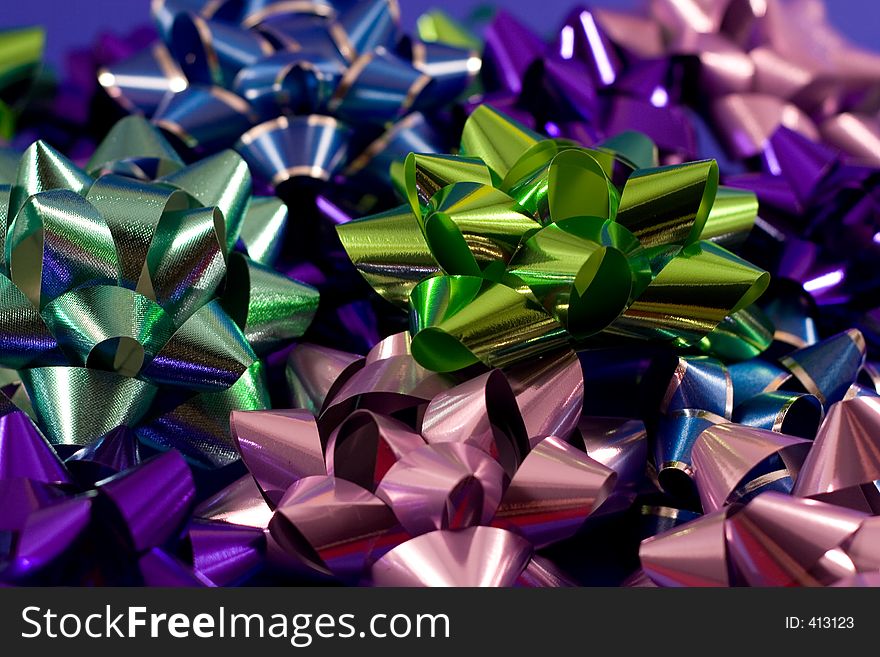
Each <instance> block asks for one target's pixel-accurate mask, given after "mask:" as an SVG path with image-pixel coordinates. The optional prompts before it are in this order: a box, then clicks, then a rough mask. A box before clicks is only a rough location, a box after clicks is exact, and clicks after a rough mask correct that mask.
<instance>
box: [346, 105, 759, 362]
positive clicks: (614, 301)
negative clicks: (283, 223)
mask: <svg viewBox="0 0 880 657" xmlns="http://www.w3.org/2000/svg"><path fill="white" fill-rule="evenodd" d="M656 157H657V156H656V147H655V146H654V144H653V143H652V142H651V141H650V140H649V139H648V138H647V137H645V136H644V135H641V134H638V133H625V134H623V135H619V136H617V137H615V138H614V139H612V140H609V141H607V142H605V143H603V144H599V145H597V146H595V147H593V148H582V147H579V146H578V145H576V144H574V143H573V142H569V141H565V140H552V139H542V138H541V137H540V136H539V135H537V134H535V133H534V132H532V131H531V130H529V129H528V128H525V127H524V126H522V125H520V124H518V123H516V122H515V121H513V120H512V119H510V118H508V117H506V116H504V115H503V114H501V113H499V112H497V111H495V110H493V109H492V108H491V107H489V106H486V105H484V106H481V107H479V108H477V109H476V110H475V111H474V113H473V114H472V115H471V116H470V117H469V119H468V121H467V123H466V124H465V128H464V132H463V135H462V140H461V152H460V154H459V155H456V156H451V155H418V154H411V155H410V156H409V157H408V158H407V160H406V162H405V164H404V166H403V167H401V168H399V169H398V170H397V171H396V175H397V184H398V186H399V188H400V190H401V191H402V194H403V196H404V198H405V199H406V201H407V203H406V204H405V205H403V206H401V207H399V208H397V209H395V210H391V211H389V212H385V213H383V214H380V215H373V216H369V217H364V218H363V219H359V220H355V221H352V222H349V223H346V224H342V225H340V226H338V227H337V230H338V233H339V237H340V239H341V241H342V244H343V246H344V247H345V249H346V251H347V253H348V255H349V257H350V258H351V260H352V262H353V263H354V265H355V266H356V267H357V269H358V270H359V271H360V272H361V274H362V275H363V276H364V278H365V279H366V280H367V282H368V283H369V284H370V285H371V286H372V287H373V288H374V289H375V290H376V291H377V292H378V293H379V294H380V295H382V296H383V297H385V298H386V299H388V300H389V301H391V302H393V303H396V304H398V305H401V306H405V307H408V309H409V312H410V330H411V332H412V335H413V340H412V352H413V355H414V356H415V357H416V358H417V359H418V361H419V362H420V363H421V364H422V365H424V366H425V367H428V368H431V369H434V370H437V371H452V370H456V369H460V368H462V367H467V366H468V365H471V364H474V363H476V362H482V363H484V364H486V365H488V366H492V367H495V366H504V365H508V364H510V363H512V362H516V361H518V360H521V359H523V358H527V357H531V356H533V355H537V354H541V353H544V352H546V351H550V350H552V349H555V348H557V347H558V346H560V344H565V343H572V345H573V346H575V347H578V346H581V345H583V344H586V343H587V341H590V342H591V343H593V342H603V341H607V340H611V339H613V340H620V339H637V340H660V341H664V342H671V343H673V344H674V345H676V346H681V347H688V346H693V345H699V346H700V347H701V348H703V349H705V350H707V351H710V352H713V350H717V351H723V352H724V353H738V354H743V355H745V354H749V353H750V354H752V355H754V353H756V352H759V351H760V350H762V349H763V348H766V346H767V345H768V344H769V338H768V337H767V334H766V332H762V331H758V330H757V329H756V325H755V324H754V322H752V323H751V324H750V323H749V321H747V318H746V316H745V315H744V313H745V311H746V309H747V308H748V307H749V306H750V305H751V304H752V303H753V302H754V301H755V300H756V299H757V298H758V297H759V296H760V295H761V294H762V293H763V291H764V290H765V289H766V287H767V285H768V283H769V275H768V274H767V272H765V271H763V270H761V269H759V268H757V267H755V266H754V265H752V264H751V263H749V262H747V261H745V260H743V259H742V258H740V257H738V256H736V255H735V254H733V253H731V252H730V251H728V250H726V249H725V248H724V247H723V246H721V245H720V243H722V242H724V243H732V242H734V241H735V240H736V239H737V238H741V237H742V235H744V234H747V233H748V231H749V230H750V229H751V226H752V224H753V222H754V220H755V215H756V209H757V202H756V200H755V198H754V195H752V194H750V193H743V192H739V191H732V190H727V189H725V188H723V187H719V185H718V167H717V165H716V163H715V162H714V161H713V160H704V161H699V162H689V163H685V164H680V165H674V166H663V167H661V166H657V162H656ZM716 200H717V202H716ZM710 239H712V240H714V241H708V240H710ZM722 323H723V329H722V331H723V335H715V334H714V332H715V330H716V328H717V327H719V325H720V324H722Z"/></svg>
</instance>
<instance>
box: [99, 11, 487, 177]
mask: <svg viewBox="0 0 880 657" xmlns="http://www.w3.org/2000/svg"><path fill="white" fill-rule="evenodd" d="M153 18H154V20H155V22H156V24H157V27H158V28H159V32H160V36H161V41H160V42H157V43H155V44H154V45H152V46H151V47H150V48H148V49H146V50H145V51H143V52H140V53H138V54H136V55H134V56H133V57H132V58H130V59H128V60H125V61H123V62H120V63H118V64H115V65H113V66H110V67H107V68H105V69H103V70H102V71H100V73H99V76H98V79H99V82H100V84H101V85H102V86H103V87H104V89H105V90H106V91H107V93H108V94H109V95H110V96H111V97H113V98H114V99H115V100H117V101H118V102H119V104H120V105H121V106H122V107H123V108H125V109H126V110H128V111H130V112H139V113H143V114H145V115H147V116H149V117H151V120H152V121H153V123H154V124H155V125H157V126H159V127H160V128H162V129H163V130H164V131H166V133H168V134H170V135H173V136H174V137H175V138H177V139H178V140H179V141H180V142H181V143H182V144H184V145H185V146H186V147H187V148H189V149H192V150H195V151H197V152H201V153H211V152H215V151H216V150H218V149H222V148H226V147H235V148H236V149H237V150H238V151H239V152H240V153H241V154H242V156H243V157H244V158H245V159H246V160H247V162H248V163H249V164H250V166H251V168H252V170H253V171H254V174H255V175H256V176H258V177H259V178H261V179H262V180H264V181H266V182H271V183H272V184H273V185H278V184H280V183H283V182H286V181H288V180H300V181H302V180H317V181H325V182H326V181H328V180H330V179H331V178H332V177H334V176H335V175H336V174H338V173H343V172H344V173H345V174H346V175H348V176H353V175H355V174H356V173H359V172H364V173H365V174H370V175H372V176H377V177H378V178H379V179H380V180H382V181H387V173H388V166H389V164H390V163H391V162H392V161H394V160H395V159H402V158H403V157H404V156H405V155H406V153H408V152H409V151H411V150H420V151H434V150H437V149H440V148H442V147H443V146H444V144H443V142H442V140H441V139H440V137H439V136H438V135H437V134H436V132H435V130H434V128H433V127H432V126H431V125H429V124H428V122H427V121H426V119H425V117H424V116H423V114H422V112H429V111H432V110H435V109H437V108H440V107H442V106H444V105H445V104H447V103H448V102H450V101H451V100H453V99H455V98H456V97H457V96H458V95H460V94H461V92H463V91H464V90H465V88H466V87H467V86H468V84H469V83H470V81H471V80H472V78H473V77H474V75H475V74H476V73H477V72H478V71H479V68H480V58H479V56H478V54H477V53H476V52H474V51H473V50H471V49H467V48H459V47H452V46H448V45H444V44H441V43H429V42H424V41H420V40H418V39H414V38H411V37H403V38H401V35H400V32H399V27H398V21H399V8H398V5H397V2H396V0H369V1H367V2H357V3H350V2H338V3H337V2H323V1H321V2H319V1H312V0H308V1H306V2H294V3H290V2H278V3H265V2H256V1H255V2H244V3H234V2H225V3H216V2H177V1H175V0H168V1H166V2H157V3H153ZM375 191H376V190H375V189H374V190H372V193H373V194H375Z"/></svg>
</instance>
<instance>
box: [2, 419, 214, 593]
mask: <svg viewBox="0 0 880 657" xmlns="http://www.w3.org/2000/svg"><path fill="white" fill-rule="evenodd" d="M136 445H137V442H136V439H135V438H134V436H133V434H131V433H127V432H126V431H125V430H120V431H114V432H111V433H110V434H108V435H107V436H106V437H105V439H104V440H102V441H101V442H100V444H97V443H96V444H95V445H94V446H93V447H92V448H86V449H85V450H81V451H80V452H77V453H75V454H73V455H72V456H71V457H70V458H69V460H68V462H67V463H63V462H62V461H61V460H60V459H59V457H58V455H57V454H56V452H55V451H54V449H53V448H52V447H51V446H50V445H49V443H48V442H47V441H46V439H45V438H44V437H43V436H42V435H41V433H40V432H39V430H38V429H37V427H36V426H35V425H34V424H33V422H32V421H31V419H30V418H28V417H27V415H26V414H25V413H24V412H22V411H21V410H18V409H16V408H15V407H14V406H12V405H11V404H9V405H5V406H4V407H3V409H2V414H0V463H2V468H0V492H2V496H3V499H4V502H5V506H4V509H3V512H2V513H0V527H2V529H3V530H4V531H6V532H10V533H11V535H12V543H11V550H10V551H9V552H5V553H4V560H3V563H2V565H0V581H3V582H6V583H12V584H22V585H34V584H41V583H43V584H45V583H48V582H51V581H57V577H58V576H59V573H60V572H61V571H65V572H66V579H67V580H68V581H73V580H74V579H76V581H78V582H79V583H80V584H81V585H87V584H90V583H91V584H98V585H99V584H101V583H104V582H106V579H107V578H108V577H111V578H112V577H116V578H119V579H118V581H124V582H127V583H129V584H143V583H146V584H150V583H151V581H150V580H151V570H150V569H144V568H143V559H144V555H146V554H149V553H151V552H154V551H157V550H159V551H160V552H164V551H163V550H162V549H161V546H165V545H167V544H169V543H170V542H173V541H175V540H176V537H177V535H179V533H180V532H181V530H182V529H183V526H184V524H185V523H186V522H187V521H188V518H189V515H190V513H191V511H192V506H193V501H194V499H195V495H196V488H195V482H194V480H193V475H192V473H191V472H190V469H189V467H188V466H187V464H186V462H185V461H184V459H183V458H182V457H181V456H180V454H179V453H177V452H174V451H171V452H166V453H164V454H161V455H158V456H155V457H152V458H149V459H146V460H144V461H141V460H140V456H139V454H138V452H137V448H136ZM132 450H133V451H132ZM96 478H101V481H99V482H98V483H97V484H96V483H95V479H96ZM10 505H11V506H10ZM168 558H169V559H174V558H173V557H171V555H168ZM180 567H181V569H182V570H184V571H185V570H186V566H185V565H183V564H181V565H180ZM74 573H75V574H74ZM190 573H191V574H192V569H191V568H190ZM204 583H210V582H203V584H204Z"/></svg>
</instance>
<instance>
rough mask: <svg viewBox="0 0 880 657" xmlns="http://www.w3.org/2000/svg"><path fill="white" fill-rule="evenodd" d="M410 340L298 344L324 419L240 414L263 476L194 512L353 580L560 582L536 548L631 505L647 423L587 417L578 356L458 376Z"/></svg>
mask: <svg viewBox="0 0 880 657" xmlns="http://www.w3.org/2000/svg"><path fill="white" fill-rule="evenodd" d="M410 346H411V345H410V341H409V339H408V336H406V335H405V334H401V335H395V336H391V337H389V338H388V339H386V340H384V341H383V342H381V343H379V344H378V345H377V346H376V347H375V348H374V349H373V350H372V351H371V352H370V353H369V354H368V355H367V356H366V357H365V358H362V357H356V356H353V355H350V354H345V353H342V352H335V351H333V350H330V349H327V348H323V347H316V346H313V345H309V344H303V345H299V346H298V347H296V348H295V349H294V351H293V352H292V353H291V359H290V361H289V367H290V378H291V380H292V381H296V382H297V387H296V390H298V391H299V392H298V393H297V397H298V399H299V400H300V404H301V405H308V406H310V407H311V408H316V409H319V410H318V414H317V416H315V415H313V414H312V412H311V411H309V410H308V408H298V409H291V410H275V411H255V412H236V413H234V414H233V418H232V424H233V430H234V432H235V435H236V438H237V441H238V447H239V449H240V451H241V455H242V460H243V462H244V463H245V465H246V466H247V467H248V469H249V470H250V475H251V476H250V477H248V478H247V481H246V480H242V481H240V482H236V483H235V484H233V485H232V486H230V487H228V488H227V489H225V490H224V491H223V492H221V493H220V494H218V495H217V496H215V497H214V498H212V499H211V500H209V501H208V502H206V503H205V504H204V505H202V506H201V507H200V508H199V509H197V510H196V516H197V517H199V518H201V520H200V522H204V523H208V524H212V525H214V526H226V527H230V526H239V527H248V526H250V527H261V528H265V529H266V531H267V533H268V537H269V542H270V544H271V545H274V546H275V547H274V548H270V557H269V558H270V560H273V561H275V562H276V563H280V564H283V565H284V566H285V567H287V568H290V569H293V570H300V571H307V572H312V573H313V574H314V573H324V574H325V575H330V576H333V577H334V578H336V579H339V580H342V581H345V582H359V581H360V582H363V583H368V584H373V585H380V586H381V585H396V586H510V585H514V584H520V585H560V584H561V582H564V581H565V578H564V576H562V575H560V574H559V573H557V572H556V571H555V569H554V567H553V565H552V564H551V563H549V562H547V560H545V559H543V558H541V557H537V556H535V555H534V550H535V549H536V548H540V547H543V546H547V545H550V544H553V543H557V542H559V541H561V540H564V539H565V538H568V537H570V536H572V535H573V534H574V533H575V532H577V531H578V529H579V528H580V527H581V526H582V525H583V524H584V521H585V520H586V519H587V518H588V517H589V516H591V515H592V514H596V513H600V510H601V509H604V508H605V507H606V506H607V505H608V504H610V503H611V502H612V500H616V501H617V502H615V505H616V504H617V503H619V502H620V501H621V500H624V499H628V500H629V501H630V502H631V500H632V494H631V492H630V491H631V490H632V486H633V485H634V484H635V483H636V482H638V481H639V480H640V479H641V476H642V475H643V473H644V468H645V459H646V456H647V451H646V444H645V431H644V426H643V425H641V423H639V422H635V421H630V420H627V419H624V418H594V419H593V420H592V421H590V422H586V423H580V424H579V420H580V412H581V407H582V403H583V399H582V394H583V378H582V373H581V367H580V364H579V362H578V360H577V358H576V357H575V356H574V354H572V353H571V352H570V351H566V350H561V351H560V352H558V353H556V354H554V355H548V356H544V357H542V358H537V359H535V360H534V361H532V362H530V363H528V364H525V365H517V366H514V367H511V368H506V369H504V370H484V371H483V372H482V373H478V374H476V375H471V376H467V375H459V376H452V375H444V374H437V373H434V372H431V371H429V370H426V369H424V368H422V367H421V366H420V365H419V364H418V363H417V362H416V361H415V360H414V359H413V358H412V356H411V354H410V353H409V349H410ZM251 477H252V479H251ZM254 482H255V483H256V486H254ZM561 483H564V485H560V484H561ZM627 505H628V502H623V507H624V508H625V507H626V506H627ZM273 550H274V552H275V556H274V557H273V556H272V554H273ZM313 576H314V575H313Z"/></svg>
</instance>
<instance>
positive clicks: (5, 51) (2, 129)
mask: <svg viewBox="0 0 880 657" xmlns="http://www.w3.org/2000/svg"><path fill="white" fill-rule="evenodd" d="M45 40H46V34H45V32H44V31H43V29H42V28H39V27H27V28H21V29H16V30H3V31H0V138H2V139H10V138H11V137H12V135H13V132H14V130H15V119H16V116H17V115H18V113H19V112H20V111H21V109H22V107H21V106H22V104H23V100H24V99H25V98H26V97H27V92H28V91H29V89H28V87H29V84H30V82H32V81H33V78H34V77H35V76H36V74H37V73H38V72H39V70H40V65H41V63H42V59H43V46H44V44H45Z"/></svg>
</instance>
